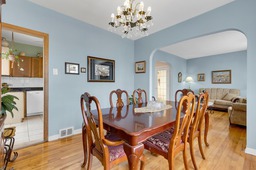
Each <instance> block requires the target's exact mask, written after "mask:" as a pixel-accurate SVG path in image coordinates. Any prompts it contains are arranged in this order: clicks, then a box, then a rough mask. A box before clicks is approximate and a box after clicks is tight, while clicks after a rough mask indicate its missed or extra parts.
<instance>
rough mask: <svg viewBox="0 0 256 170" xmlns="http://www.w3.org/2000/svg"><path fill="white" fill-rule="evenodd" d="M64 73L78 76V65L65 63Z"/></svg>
mask: <svg viewBox="0 0 256 170" xmlns="http://www.w3.org/2000/svg"><path fill="white" fill-rule="evenodd" d="M65 73H66V74H77V75H78V74H79V64H77V63H69V62H65Z"/></svg>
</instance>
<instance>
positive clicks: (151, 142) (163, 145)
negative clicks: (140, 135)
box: [144, 127, 174, 154]
mask: <svg viewBox="0 0 256 170" xmlns="http://www.w3.org/2000/svg"><path fill="white" fill-rule="evenodd" d="M173 132H174V127H173V128H171V129H169V130H166V131H164V132H162V133H160V134H157V135H155V136H153V137H151V138H149V139H148V140H146V142H145V143H144V144H145V145H147V146H148V147H150V148H151V149H152V148H155V149H157V150H162V152H163V153H164V154H168V148H169V144H170V139H171V138H172V134H173Z"/></svg>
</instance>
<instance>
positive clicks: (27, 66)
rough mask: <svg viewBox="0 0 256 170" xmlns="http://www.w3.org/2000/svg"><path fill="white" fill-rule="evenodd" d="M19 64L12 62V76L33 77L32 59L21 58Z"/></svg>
mask: <svg viewBox="0 0 256 170" xmlns="http://www.w3.org/2000/svg"><path fill="white" fill-rule="evenodd" d="M19 59H20V61H19V64H17V63H13V62H11V65H12V66H13V68H12V69H11V76H13V77H30V76H31V57H26V56H19Z"/></svg>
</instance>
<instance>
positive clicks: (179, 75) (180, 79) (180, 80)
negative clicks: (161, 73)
mask: <svg viewBox="0 0 256 170" xmlns="http://www.w3.org/2000/svg"><path fill="white" fill-rule="evenodd" d="M181 82H182V73H181V72H179V73H178V83H181Z"/></svg>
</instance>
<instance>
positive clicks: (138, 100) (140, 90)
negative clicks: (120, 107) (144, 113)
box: [132, 89, 148, 104]
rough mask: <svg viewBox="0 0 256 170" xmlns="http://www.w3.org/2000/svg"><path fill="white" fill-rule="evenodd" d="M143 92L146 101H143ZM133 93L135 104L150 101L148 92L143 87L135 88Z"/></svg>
mask: <svg viewBox="0 0 256 170" xmlns="http://www.w3.org/2000/svg"><path fill="white" fill-rule="evenodd" d="M143 93H144V101H143V97H142V94H143ZM136 94H137V95H136ZM132 95H133V103H134V104H142V103H147V102H148V97H147V92H146V91H145V90H143V89H136V90H134V91H133V94H132ZM136 96H138V97H136Z"/></svg>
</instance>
